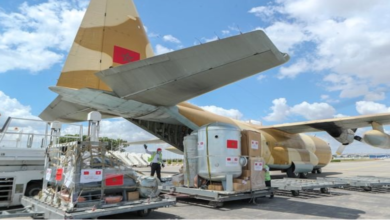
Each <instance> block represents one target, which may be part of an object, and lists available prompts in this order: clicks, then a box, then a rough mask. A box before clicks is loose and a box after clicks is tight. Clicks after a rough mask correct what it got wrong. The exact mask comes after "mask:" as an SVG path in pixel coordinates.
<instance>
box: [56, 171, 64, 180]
mask: <svg viewBox="0 0 390 220" xmlns="http://www.w3.org/2000/svg"><path fill="white" fill-rule="evenodd" d="M63 172H64V169H62V168H58V169H57V172H56V180H57V181H61V180H62V173H63Z"/></svg>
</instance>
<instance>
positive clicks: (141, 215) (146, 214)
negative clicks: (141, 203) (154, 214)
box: [137, 209, 152, 217]
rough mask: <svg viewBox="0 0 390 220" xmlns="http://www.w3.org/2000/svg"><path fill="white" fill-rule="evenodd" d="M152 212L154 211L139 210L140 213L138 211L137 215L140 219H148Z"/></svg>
mask: <svg viewBox="0 0 390 220" xmlns="http://www.w3.org/2000/svg"><path fill="white" fill-rule="evenodd" d="M151 211H152V210H151V209H146V210H145V209H144V210H139V211H137V215H138V216H139V217H146V216H148V215H149V214H150V212H151Z"/></svg>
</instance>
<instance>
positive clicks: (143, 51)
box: [40, 0, 390, 177]
mask: <svg viewBox="0 0 390 220" xmlns="http://www.w3.org/2000/svg"><path fill="white" fill-rule="evenodd" d="M288 60H289V56H288V55H287V54H285V53H281V52H279V51H278V49H277V48H276V47H275V46H274V44H273V43H272V42H271V40H270V39H269V38H268V37H267V35H266V34H265V33H264V32H262V31H253V32H250V33H246V34H241V35H238V36H234V37H229V38H226V39H221V40H218V41H214V42H210V43H205V44H201V45H198V46H194V47H190V48H186V49H182V50H178V51H174V52H171V53H167V54H163V55H158V56H154V54H153V50H152V47H151V45H150V43H149V40H148V38H147V35H146V33H145V30H144V26H143V24H142V22H141V20H140V17H139V15H138V12H137V10H136V7H135V5H134V3H133V1H132V0H115V1H110V0H91V2H90V5H89V7H88V9H87V11H86V13H85V16H84V19H83V21H82V23H81V26H80V29H79V31H78V33H77V35H76V38H75V40H74V43H73V45H72V48H71V50H70V52H69V55H68V57H67V60H66V63H65V65H64V67H63V70H62V72H61V75H60V78H59V80H58V83H57V85H56V86H53V87H50V89H51V90H52V91H54V92H56V93H58V97H57V98H56V99H55V100H54V101H53V102H52V103H51V104H50V105H49V106H48V107H47V108H46V109H45V110H44V111H43V112H42V113H41V114H40V117H41V118H42V119H43V120H46V121H54V120H59V121H67V122H74V121H85V120H86V118H87V114H88V113H89V112H90V111H92V110H97V111H99V112H101V113H102V116H103V117H104V118H113V117H123V118H125V119H126V120H128V121H129V122H131V123H133V124H135V125H137V126H139V127H141V128H142V129H144V130H146V131H148V132H150V133H151V134H153V135H155V136H156V137H158V138H160V139H161V140H163V141H165V142H167V143H169V144H171V145H172V146H174V147H176V148H178V149H179V150H183V138H184V136H186V135H188V134H190V133H191V132H192V131H193V130H197V129H198V128H199V127H200V126H202V125H205V124H208V123H212V122H224V123H229V124H234V125H236V126H238V127H240V128H241V129H242V130H254V131H258V132H260V133H261V137H262V141H261V145H262V147H263V149H264V152H263V156H264V157H265V159H266V162H267V163H268V164H269V166H270V168H271V169H274V170H282V171H285V172H287V174H288V176H291V177H296V176H298V175H301V176H302V175H306V173H307V172H309V171H313V172H321V168H322V167H324V166H325V165H327V164H328V163H329V161H330V160H331V157H332V153H331V149H330V147H329V146H328V144H327V143H326V142H325V141H323V140H321V139H319V138H317V137H314V136H309V135H306V134H302V133H304V132H315V131H326V132H328V133H329V134H330V135H331V136H332V137H334V138H335V139H336V140H337V141H339V142H340V143H341V144H342V147H341V148H340V151H341V150H342V148H343V147H344V146H346V145H349V144H351V143H352V142H353V141H354V140H358V141H364V142H365V143H367V144H369V145H371V146H375V147H381V148H390V137H389V136H388V135H387V134H385V133H384V131H383V127H382V124H388V123H390V115H389V114H377V115H369V116H358V117H348V118H335V119H328V120H318V121H309V122H302V123H292V124H281V125H274V126H258V125H254V124H250V123H245V122H242V121H238V120H234V119H230V118H227V117H223V116H220V115H216V114H213V113H211V112H208V111H205V110H203V109H201V108H199V107H197V106H194V105H191V104H189V103H187V102H185V101H186V100H189V99H191V98H194V97H196V96H199V95H202V94H204V93H207V92H209V91H212V90H215V89H217V88H220V87H222V86H225V85H227V84H230V83H233V82H236V81H238V80H240V79H243V78H246V77H249V76H252V75H255V74H257V73H259V72H262V71H265V70H267V69H270V68H273V67H275V66H278V65H281V64H284V63H286V62H287V61H288ZM366 126H372V128H373V130H370V131H368V132H366V133H365V134H364V136H363V137H358V136H355V132H356V129H357V128H360V127H366Z"/></svg>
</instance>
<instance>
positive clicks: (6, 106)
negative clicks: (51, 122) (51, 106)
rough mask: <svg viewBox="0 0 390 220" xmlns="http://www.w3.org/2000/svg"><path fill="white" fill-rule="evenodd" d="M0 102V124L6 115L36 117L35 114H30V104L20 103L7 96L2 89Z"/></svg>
mask: <svg viewBox="0 0 390 220" xmlns="http://www.w3.org/2000/svg"><path fill="white" fill-rule="evenodd" d="M0 103H1V105H0V114H1V116H0V122H1V123H0V124H1V125H2V124H3V123H4V121H5V120H6V118H8V117H17V118H32V119H34V118H35V119H36V118H37V117H36V116H33V115H32V113H31V107H30V106H25V105H22V104H21V103H20V102H19V101H18V100H17V99H15V98H11V97H9V96H8V95H6V94H4V92H2V91H0ZM1 125H0V126H1Z"/></svg>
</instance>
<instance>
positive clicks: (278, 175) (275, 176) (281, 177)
mask: <svg viewBox="0 0 390 220" xmlns="http://www.w3.org/2000/svg"><path fill="white" fill-rule="evenodd" d="M340 174H343V173H340V172H326V173H321V174H312V173H309V174H308V176H307V179H317V177H332V176H334V175H340ZM271 178H272V179H283V178H287V175H286V174H285V173H280V174H276V175H275V174H272V175H271Z"/></svg>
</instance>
